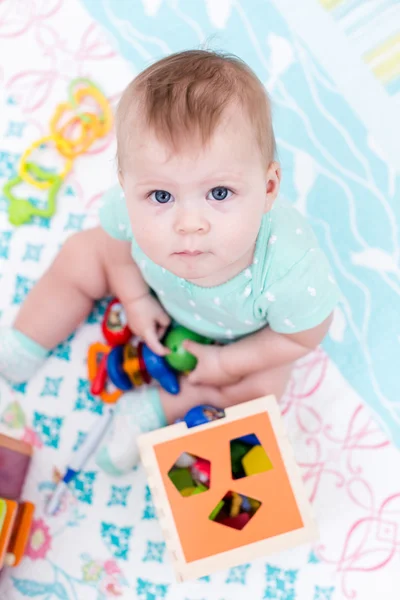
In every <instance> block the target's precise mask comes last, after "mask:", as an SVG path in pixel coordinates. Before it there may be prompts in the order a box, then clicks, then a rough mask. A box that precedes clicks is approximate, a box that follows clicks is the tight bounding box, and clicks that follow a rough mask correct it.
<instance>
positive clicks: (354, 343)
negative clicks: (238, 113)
mask: <svg viewBox="0 0 400 600" xmlns="http://www.w3.org/2000/svg"><path fill="white" fill-rule="evenodd" d="M310 2H311V0H310ZM287 4H288V3H287V2H284V1H283V0H279V2H277V3H276V4H275V3H274V2H272V1H268V0H263V2H256V1H255V0H249V2H247V1H246V2H244V0H242V1H241V2H239V0H219V1H218V2H214V1H213V0H207V1H206V0H188V1H187V2H183V1H182V0H180V1H179V0H146V1H145V0H143V1H142V2H141V1H140V0H136V2H132V1H128V0H85V1H84V2H79V1H78V0H0V86H1V87H0V95H1V97H0V101H1V109H0V132H1V141H0V185H1V186H2V185H3V184H4V183H5V182H6V181H7V179H8V178H10V177H12V176H13V175H14V174H15V168H16V164H17V161H18V159H19V157H20V156H21V154H22V152H23V151H24V150H25V148H26V147H27V146H28V144H30V143H31V142H32V141H34V140H35V139H37V138H38V137H40V136H42V135H45V133H46V131H47V129H48V123H49V118H50V116H51V115H52V114H53V112H54V108H55V106H56V105H57V104H58V103H59V102H62V101H64V100H65V98H66V91H67V86H68V83H69V82H70V81H71V79H73V78H74V77H77V76H86V77H90V78H91V79H93V80H95V81H96V82H98V83H99V85H100V86H101V87H102V88H103V89H104V90H105V91H106V93H107V95H108V97H109V98H110V101H111V102H112V103H113V104H115V101H116V100H117V98H118V97H119V94H120V92H121V91H122V89H123V88H124V86H125V85H126V83H127V82H128V81H129V79H130V78H131V77H132V75H133V74H134V73H136V72H137V71H138V70H139V69H140V68H141V67H142V66H143V65H145V64H147V63H148V62H149V61H150V60H153V59H155V58H158V57H160V56H161V55H163V54H165V53H167V52H169V51H170V50H177V49H179V48H183V47H193V46H196V45H199V44H201V43H203V42H205V41H206V40H207V38H208V37H209V36H210V34H212V33H216V36H215V38H214V40H213V45H214V46H217V47H224V48H228V49H230V50H233V51H235V52H237V53H239V54H240V55H241V56H242V57H243V58H244V59H245V60H247V61H248V62H249V63H250V64H251V65H252V66H253V67H254V68H255V69H256V71H257V72H258V74H259V75H260V76H261V77H262V79H263V81H265V83H266V85H267V87H268V89H269V90H270V92H271V94H272V97H273V100H274V104H275V118H276V123H277V137H278V145H279V154H280V159H281V161H282V164H283V170H284V186H283V192H284V195H285V196H286V197H287V198H288V199H289V200H291V201H293V202H295V203H296V205H297V206H298V208H299V209H300V210H302V211H303V212H304V213H306V214H307V215H308V216H309V218H310V219H311V221H312V223H313V225H314V226H315V230H316V232H317V234H318V235H319V236H320V239H321V240H322V244H323V245H324V248H325V249H326V251H327V252H328V253H329V255H330V258H331V260H332V262H333V265H334V268H335V270H336V275H337V278H338V280H339V283H340V285H341V288H342V290H343V292H344V298H345V299H344V300H343V302H342V304H341V307H340V309H339V311H338V313H337V317H336V320H335V323H334V327H333V328H332V332H331V335H330V338H329V340H328V343H327V344H326V351H327V353H326V352H325V350H318V351H317V352H315V353H314V354H313V355H311V356H309V357H307V358H306V359H305V360H304V361H302V362H301V363H299V365H298V366H297V368H296V370H295V373H294V377H293V380H292V381H291V384H290V386H289V389H288V392H287V394H286V395H285V398H284V399H283V401H282V412H283V414H284V416H285V422H286V427H287V430H288V433H289V437H290V439H291V441H292V443H293V446H294V450H295V455H296V459H297V461H298V463H299V464H300V467H301V470H302V474H303V479H304V482H305V485H306V488H307V491H308V494H309V497H310V499H311V501H312V503H313V506H314V511H315V515H316V518H317V521H318V524H319V527H320V532H321V539H320V541H319V542H318V543H317V544H315V546H313V547H312V548H310V547H302V548H299V549H296V550H293V551H290V552H285V553H282V554H280V555H275V556H272V557H269V558H268V559H264V560H259V561H256V562H253V563H249V564H244V565H241V566H238V567H236V568H233V569H230V570H229V571H227V572H221V573H217V574H214V575H212V576H210V577H206V578H203V579H201V580H199V581H193V582H188V583H185V584H181V585H177V584H175V583H174V581H173V575H172V570H171V567H170V563H169V559H168V554H167V553H166V550H165V544H164V540H163V536H162V533H161V530H160V527H159V524H158V521H157V518H156V515H155V512H154V508H153V504H152V499H151V495H150V493H149V490H148V487H147V485H146V477H145V474H144V472H143V470H142V468H141V467H138V468H137V469H136V470H135V471H134V472H133V473H131V474H130V475H128V476H126V477H124V478H122V479H119V480H112V479H110V478H109V477H107V476H105V475H104V474H103V473H100V472H99V471H98V470H97V469H96V466H95V465H94V463H93V462H91V463H89V464H88V465H87V467H86V469H85V471H84V472H82V473H81V474H80V476H79V477H78V478H77V479H76V480H75V482H74V484H73V487H72V489H71V493H70V494H69V495H68V496H67V497H66V498H65V501H64V502H63V504H62V506H61V507H60V510H59V512H58V514H57V515H55V516H54V517H51V518H50V517H47V516H46V515H45V511H44V507H45V503H46V500H47V498H48V496H49V494H50V493H51V492H52V490H53V489H54V476H53V470H54V468H55V467H57V468H59V469H61V470H62V469H63V468H64V466H65V464H66V461H67V459H68V457H69V455H70V453H71V451H72V449H73V448H76V447H77V446H78V445H79V444H80V443H82V440H83V439H84V436H85V434H86V432H87V431H88V430H89V429H90V427H91V424H92V423H94V421H95V420H96V418H98V416H99V414H100V412H101V410H102V407H101V405H100V404H99V403H98V402H97V401H95V399H94V398H93V397H92V396H91V395H90V393H89V387H88V382H87V379H86V367H85V360H86V353H87V348H88V345H89V343H91V342H93V341H95V340H98V339H100V338H101V334H100V327H99V322H100V320H101V316H102V314H103V311H104V306H105V304H104V303H103V302H102V303H99V305H98V306H96V307H95V309H94V311H93V313H92V314H91V315H90V317H89V318H88V320H87V322H86V323H85V324H84V325H83V326H82V327H81V328H80V329H79V330H78V331H77V332H76V333H75V334H74V335H73V336H71V338H70V339H68V340H67V341H66V342H65V343H63V344H62V345H61V346H60V347H59V348H57V349H56V350H55V351H54V352H53V354H52V356H51V358H50V359H49V361H48V362H47V363H46V365H45V367H44V368H43V369H42V370H41V372H40V373H38V374H37V376H36V377H35V378H34V379H33V380H32V381H31V382H29V384H27V385H19V386H14V387H10V386H8V385H7V384H5V383H4V382H0V431H1V432H5V433H7V434H8V435H14V436H16V437H19V438H22V439H25V440H28V441H30V442H31V443H32V444H33V445H34V446H35V447H36V453H35V458H34V461H33V464H32V468H31V472H30V476H29V480H28V482H27V486H26V489H25V497H26V498H27V499H30V500H32V501H34V502H35V504H36V507H37V509H36V516H35V523H34V529H33V535H32V537H31V540H30V542H29V546H28V550H27V555H26V557H25V558H24V560H23V562H22V564H21V565H20V566H19V567H18V568H17V569H14V570H8V571H4V572H2V574H1V575H0V599H1V600H21V599H23V598H38V599H39V600H56V599H60V600H107V599H110V598H116V597H120V598H123V599H124V600H125V599H129V600H133V599H139V600H162V599H166V600H236V599H237V600H239V599H240V600H241V599H242V598H243V595H244V594H245V593H246V594H248V596H249V598H250V597H251V598H252V599H254V600H261V599H263V598H267V599H273V600H341V599H346V600H347V599H354V598H358V599H360V600H369V599H371V600H372V599H374V600H375V598H376V596H377V592H378V591H379V595H380V596H381V597H384V598H387V599H388V600H392V599H393V600H395V598H396V597H397V592H396V590H398V589H400V573H399V569H398V565H397V561H398V550H399V544H400V534H399V530H400V529H399V528H400V485H399V483H398V477H396V474H397V473H398V472H399V467H400V458H399V454H398V450H397V449H396V448H395V447H394V445H393V444H392V443H391V442H390V441H389V438H388V435H387V434H390V435H391V437H392V438H393V439H394V440H395V441H396V442H397V443H399V441H400V428H399V424H398V423H399V418H400V416H399V414H400V413H399V409H398V406H399V404H398V401H399V400H398V399H399V397H400V394H399V393H398V392H399V391H400V390H399V380H398V375H397V373H396V370H395V356H396V355H398V347H399V346H398V343H399V340H398V336H399V333H400V332H399V331H398V330H396V326H395V323H396V322H397V323H398V322H399V318H398V317H399V314H398V305H399V272H398V250H399V237H398V223H399V213H398V210H399V209H398V206H397V207H396V206H395V204H394V199H395V196H396V190H397V193H398V189H399V179H398V177H397V176H396V174H395V170H394V167H392V166H390V163H386V162H385V161H384V158H383V157H384V156H385V148H384V147H382V144H384V138H383V136H381V138H380V140H379V144H380V145H378V144H377V142H376V141H375V140H374V138H373V137H371V135H370V134H369V132H368V129H367V123H366V121H365V119H364V117H365V115H364V116H363V121H361V120H359V119H358V117H357V116H356V114H355V113H354V108H353V109H352V108H350V104H349V102H350V100H349V99H346V96H345V93H347V92H345V91H343V92H342V91H341V90H340V89H339V87H338V86H339V84H340V82H337V81H336V80H335V78H334V76H333V74H330V73H329V72H327V71H326V70H325V69H323V68H322V67H321V64H320V63H319V62H317V61H316V59H315V57H314V56H313V54H312V52H313V50H312V48H311V45H308V44H307V43H306V42H305V41H304V40H305V38H306V37H307V36H305V35H304V31H303V30H301V31H300V29H296V27H298V28H300V27H302V26H303V25H301V23H300V22H299V21H298V22H297V24H296V23H295V21H294V17H293V14H292V15H289V14H288V13H287V14H286V15H285V7H286V5H287ZM321 4H324V5H325V6H321V5H319V4H318V2H317V0H315V5H316V7H317V8H318V10H319V11H320V12H319V13H318V14H319V15H321V14H323V15H324V17H326V18H327V19H330V22H331V25H332V26H333V27H337V28H338V29H339V28H340V27H342V25H341V23H340V21H339V17H338V16H337V15H336V16H335V15H332V14H331V12H329V11H330V9H331V10H333V8H334V7H331V6H330V5H329V2H328V1H327V0H326V1H325V2H322V3H321ZM338 4H339V3H338ZM355 4H357V3H355ZM328 5H329V6H328ZM279 7H280V11H281V12H279V10H278V8H279ZM314 8H315V7H314ZM86 9H89V12H87V10H86ZM321 18H322V21H321V22H325V20H324V18H323V17H321ZM94 19H95V20H94ZM99 22H100V23H101V24H102V25H103V26H104V28H102V26H101V25H99ZM311 24H312V23H311ZM167 25H168V26H167ZM340 31H341V35H343V31H342V30H340ZM346 35H347V34H346ZM123 56H124V57H125V58H123ZM126 58H127V59H128V61H126V60H125V59H126ZM320 58H321V63H323V62H324V61H323V60H322V59H323V57H320ZM325 67H326V68H327V64H325ZM377 85H381V83H379V81H378V83H377ZM395 90H396V88H395V86H394V84H393V85H392V86H391V87H390V90H389V91H390V98H391V100H395V99H396V93H395ZM393 126H395V125H393ZM397 139H400V138H397ZM114 155H115V145H114V141H113V138H112V137H111V136H109V137H108V138H107V139H105V140H103V141H102V143H101V144H100V145H98V146H96V148H95V150H93V151H91V152H89V153H88V154H87V155H84V156H82V157H80V158H79V159H77V160H76V162H75V164H74V169H73V171H72V172H71V174H70V175H69V176H68V179H67V180H66V182H65V185H64V186H63V187H62V189H61V191H60V194H59V196H58V208H57V212H56V215H55V217H54V218H53V219H52V220H51V221H48V220H45V219H36V220H35V222H34V223H33V224H32V225H27V226H24V227H21V228H19V229H15V228H13V227H12V226H11V225H10V224H9V223H8V220H7V214H6V209H7V202H6V199H5V198H4V197H3V196H1V195H0V291H1V293H0V319H1V321H0V322H1V323H2V324H8V323H10V322H11V321H12V319H13V317H14V315H15V313H16V311H17V310H18V306H19V305H20V303H21V302H22V301H23V299H24V297H25V295H26V294H27V292H28V291H29V289H30V287H31V286H32V284H33V283H34V281H35V280H37V278H38V277H39V276H40V275H41V274H42V273H43V271H44V270H45V269H46V267H47V266H48V265H49V263H50V261H51V260H52V258H53V257H54V255H55V253H56V252H57V250H58V248H59V247H60V245H61V244H62V243H63V241H64V240H65V239H66V238H67V237H68V235H70V234H71V233H72V232H74V231H78V230H80V229H82V228H86V227H89V226H91V225H93V224H95V223H96V219H97V217H96V209H97V203H98V200H99V197H100V195H101V193H102V192H103V191H104V190H105V189H107V188H108V187H109V186H110V185H112V184H113V183H114V182H115V164H114ZM21 189H22V188H21ZM22 192H26V194H28V196H29V197H31V198H32V199H33V200H34V201H36V202H38V203H40V202H41V201H42V200H43V198H42V197H41V196H40V194H38V193H37V190H33V189H29V188H25V190H23V189H22ZM22 192H21V193H22ZM396 211H397V212H396ZM371 223H373V224H374V226H373V227H371ZM396 318H397V321H396ZM328 355H329V356H328ZM396 375H397V377H396ZM371 407H372V409H373V410H371ZM381 425H383V426H384V427H385V430H386V433H385V432H384V431H383V429H382V427H381ZM391 474H393V476H392V475H391ZM246 588H247V589H246Z"/></svg>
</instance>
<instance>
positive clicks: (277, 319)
mask: <svg viewBox="0 0 400 600" xmlns="http://www.w3.org/2000/svg"><path fill="white" fill-rule="evenodd" d="M339 298H340V290H339V288H338V286H337V284H336V282H335V279H334V277H333V275H332V272H331V269H330V266H329V263H328V260H327V258H326V256H325V254H324V253H323V251H322V250H321V249H320V248H310V249H309V250H308V251H307V253H306V254H305V255H304V256H303V258H301V259H300V260H299V262H297V263H296V264H294V265H293V266H292V267H291V268H290V269H289V270H288V271H287V273H286V274H285V275H283V276H282V277H281V278H280V279H278V280H276V281H274V282H273V283H271V285H270V286H269V287H266V288H265V290H264V292H263V295H262V298H261V299H260V300H261V302H260V304H259V312H260V313H261V314H262V316H263V318H264V319H266V320H267V323H268V325H269V326H270V327H271V329H273V330H274V331H276V332H277V333H298V332H299V331H305V330H307V329H312V328H313V327H316V326H317V325H319V324H320V323H322V322H323V321H324V320H325V319H326V318H327V317H328V316H329V315H330V314H331V312H332V311H333V309H334V308H335V306H336V304H337V302H338V300H339Z"/></svg>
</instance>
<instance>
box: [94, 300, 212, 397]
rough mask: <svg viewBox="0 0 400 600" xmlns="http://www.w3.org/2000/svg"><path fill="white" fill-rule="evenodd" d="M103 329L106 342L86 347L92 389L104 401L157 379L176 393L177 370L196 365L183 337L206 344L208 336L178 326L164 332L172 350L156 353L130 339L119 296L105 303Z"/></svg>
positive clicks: (177, 388) (167, 388) (164, 386)
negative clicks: (161, 354) (169, 352)
mask: <svg viewBox="0 0 400 600" xmlns="http://www.w3.org/2000/svg"><path fill="white" fill-rule="evenodd" d="M102 332H103V335H104V337H105V339H106V341H107V344H102V343H96V344H92V345H91V346H90V348H89V354H88V371H89V380H90V381H91V392H92V394H94V395H97V396H100V398H101V399H102V400H103V401H104V402H107V403H112V402H116V401H117V400H118V398H119V397H120V396H121V393H122V392H125V391H128V390H130V389H132V388H134V387H140V386H141V385H144V384H149V383H150V382H151V380H152V379H155V380H156V381H158V382H159V384H160V385H161V387H163V388H164V389H165V390H166V391H167V392H168V393H170V394H178V393H179V380H178V375H177V371H188V370H191V369H193V368H194V367H195V366H196V362H197V361H196V358H195V357H194V356H193V355H192V354H191V353H190V352H187V350H185V348H183V345H182V342H183V341H184V340H185V339H192V340H195V341H197V342H199V343H203V344H209V343H211V340H209V339H207V338H205V337H203V336H200V335H198V334H197V333H194V332H192V331H190V330H189V329H186V328H185V327H181V326H177V327H175V328H174V329H172V330H171V331H170V332H169V333H168V334H167V336H166V339H165V343H166V345H167V346H168V347H169V348H170V349H171V354H169V355H167V356H166V357H165V358H164V357H161V356H158V355H157V354H155V353H154V352H152V350H150V348H149V347H148V346H147V345H146V344H144V343H143V342H139V343H136V342H134V341H133V340H132V338H133V333H132V332H131V331H130V329H129V327H128V324H127V319H126V315H125V312H124V309H123V307H122V305H121V303H120V302H119V300H117V299H114V300H112V301H111V302H110V304H109V305H108V307H107V309H106V312H105V315H104V318H103V322H102Z"/></svg>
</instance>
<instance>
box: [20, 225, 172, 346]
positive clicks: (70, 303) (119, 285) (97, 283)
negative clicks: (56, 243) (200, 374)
mask: <svg viewBox="0 0 400 600" xmlns="http://www.w3.org/2000/svg"><path fill="white" fill-rule="evenodd" d="M108 294H113V295H115V296H117V297H118V298H119V299H120V300H121V302H122V303H123V305H124V307H125V308H126V311H127V317H128V322H129V325H130V326H131V327H133V328H134V330H135V333H137V334H140V335H143V336H144V337H146V336H147V339H146V341H147V342H148V343H149V345H151V346H152V348H153V349H154V351H159V352H163V351H164V348H163V346H161V344H160V343H159V342H158V339H157V338H156V332H157V328H158V327H159V328H160V329H162V328H166V327H167V325H168V323H169V317H168V315H166V313H165V312H164V311H163V310H162V308H161V306H160V305H159V303H158V302H157V301H156V300H155V299H153V298H152V297H151V296H150V295H149V289H148V287H147V285H146V283H145V281H144V280H143V278H142V275H141V273H140V271H139V269H138V267H137V266H136V264H135V262H134V260H133V258H132V256H131V244H130V242H123V241H119V240H115V239H113V238H112V237H110V236H109V235H108V234H107V233H106V232H105V231H104V230H103V229H102V228H100V227H96V228H94V229H90V230H87V231H83V232H80V233H77V234H75V235H73V236H72V237H70V238H69V239H68V240H67V241H66V242H65V244H64V245H63V247H62V248H61V250H60V252H59V253H58V255H57V256H56V258H55V260H54V261H53V263H52V264H51V266H50V267H49V269H48V270H47V271H46V272H45V274H44V275H43V276H42V277H41V278H40V279H39V281H38V282H37V284H36V285H35V286H34V288H33V289H32V291H31V292H30V293H29V294H28V296H27V298H26V300H25V302H24V303H23V305H22V307H21V310H20V312H19V313H18V315H17V318H16V320H15V323H14V327H15V328H16V329H17V330H18V331H21V332H22V333H24V334H25V335H26V336H28V337H29V338H31V339H32V340H34V341H35V342H37V343H38V344H40V345H41V346H43V347H44V348H47V349H48V350H50V349H52V348H54V347H55V346H57V345H58V344H59V343H60V342H62V341H63V340H64V339H66V338H67V337H68V336H69V335H70V334H71V333H72V332H73V331H74V330H75V329H76V327H77V326H78V325H79V324H80V323H81V322H82V321H83V320H84V319H85V318H86V317H87V315H88V314H89V312H90V310H91V308H92V305H93V302H94V300H99V299H101V298H103V297H104V296H106V295H108ZM139 313H140V317H141V318H138V316H139ZM142 317H143V318H142Z"/></svg>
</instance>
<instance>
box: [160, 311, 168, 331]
mask: <svg viewBox="0 0 400 600" xmlns="http://www.w3.org/2000/svg"><path fill="white" fill-rule="evenodd" d="M157 322H158V323H159V324H160V325H161V326H162V327H165V328H167V327H169V326H170V325H171V317H170V316H169V315H167V313H166V312H164V311H162V312H161V314H160V316H159V317H158V318H157Z"/></svg>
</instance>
